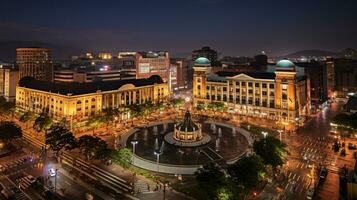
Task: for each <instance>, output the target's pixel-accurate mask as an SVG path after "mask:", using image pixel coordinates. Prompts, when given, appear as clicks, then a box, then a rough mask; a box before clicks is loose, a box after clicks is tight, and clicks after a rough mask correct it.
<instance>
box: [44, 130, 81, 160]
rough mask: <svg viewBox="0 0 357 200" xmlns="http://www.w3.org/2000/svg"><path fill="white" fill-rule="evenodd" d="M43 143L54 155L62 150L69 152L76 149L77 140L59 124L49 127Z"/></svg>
mask: <svg viewBox="0 0 357 200" xmlns="http://www.w3.org/2000/svg"><path fill="white" fill-rule="evenodd" d="M45 142H46V144H47V145H49V146H50V149H52V150H53V151H55V152H56V154H58V152H59V151H61V150H62V149H65V150H71V149H74V148H76V147H77V140H76V138H75V137H74V136H73V133H72V132H71V131H70V130H69V129H68V128H67V127H66V126H63V125H62V124H60V123H56V124H54V125H52V126H51V128H50V129H49V131H48V132H47V133H46V135H45Z"/></svg>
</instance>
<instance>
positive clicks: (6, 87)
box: [0, 64, 20, 101]
mask: <svg viewBox="0 0 357 200" xmlns="http://www.w3.org/2000/svg"><path fill="white" fill-rule="evenodd" d="M19 79H20V76H19V70H18V69H16V68H14V66H13V65H12V64H0V96H3V97H4V98H5V99H6V100H7V101H14V100H15V96H16V85H17V83H18V82H19Z"/></svg>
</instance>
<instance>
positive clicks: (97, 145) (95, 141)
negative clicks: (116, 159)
mask: <svg viewBox="0 0 357 200" xmlns="http://www.w3.org/2000/svg"><path fill="white" fill-rule="evenodd" d="M78 146H79V149H80V151H81V153H82V154H83V155H84V156H86V158H87V159H88V160H92V159H101V160H105V159H107V158H108V157H109V155H110V149H109V148H108V145H107V143H106V142H105V141H104V140H102V139H100V138H99V137H95V136H90V135H83V136H81V137H80V138H79V139H78Z"/></svg>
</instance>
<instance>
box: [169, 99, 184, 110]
mask: <svg viewBox="0 0 357 200" xmlns="http://www.w3.org/2000/svg"><path fill="white" fill-rule="evenodd" d="M184 104H185V100H184V99H183V98H174V99H171V100H170V105H171V106H172V107H174V108H179V107H181V106H183V105H184Z"/></svg>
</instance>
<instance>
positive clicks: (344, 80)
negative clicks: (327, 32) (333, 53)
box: [328, 58, 357, 97]
mask: <svg viewBox="0 0 357 200" xmlns="http://www.w3.org/2000/svg"><path fill="white" fill-rule="evenodd" d="M328 64H329V65H331V66H332V68H333V71H334V81H335V84H334V96H335V97H346V96H347V95H348V94H349V93H357V78H356V77H357V60H354V59H347V58H334V59H332V60H330V61H328Z"/></svg>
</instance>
